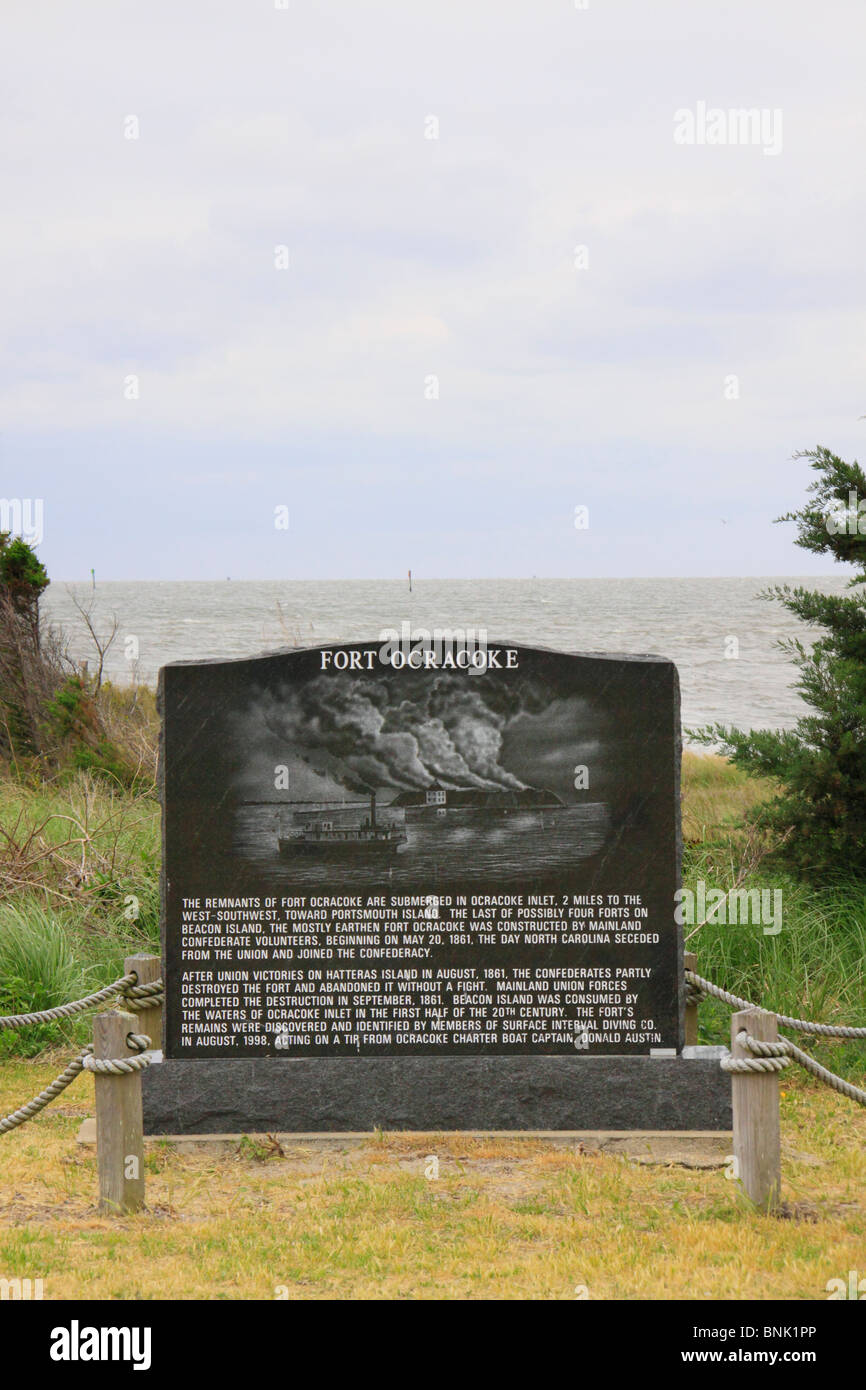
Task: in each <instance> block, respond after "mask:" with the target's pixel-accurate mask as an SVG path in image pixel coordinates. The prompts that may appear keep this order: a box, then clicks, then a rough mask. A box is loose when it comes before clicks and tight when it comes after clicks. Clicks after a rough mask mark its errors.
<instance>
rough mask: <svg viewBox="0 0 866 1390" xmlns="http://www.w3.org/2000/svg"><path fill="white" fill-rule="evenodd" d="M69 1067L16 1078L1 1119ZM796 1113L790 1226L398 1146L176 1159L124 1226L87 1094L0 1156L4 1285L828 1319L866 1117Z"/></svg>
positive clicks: (698, 1194)
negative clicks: (627, 1306)
mask: <svg viewBox="0 0 866 1390" xmlns="http://www.w3.org/2000/svg"><path fill="white" fill-rule="evenodd" d="M58 1069H59V1068H58V1065H57V1062H56V1060H55V1061H52V1064H51V1065H48V1064H47V1063H46V1062H45V1061H40V1062H38V1063H34V1062H22V1061H16V1062H10V1061H7V1062H6V1064H5V1065H4V1066H3V1067H2V1068H0V1111H3V1110H6V1109H9V1108H10V1107H11V1106H12V1105H13V1104H15V1103H18V1102H20V1101H21V1100H22V1099H23V1097H24V1096H25V1095H28V1096H29V1095H31V1094H34V1093H35V1092H36V1091H37V1090H38V1089H39V1088H40V1087H41V1086H42V1085H44V1084H45V1082H46V1081H47V1080H48V1079H49V1078H50V1076H52V1075H53V1074H55V1072H56V1070H58ZM781 1107H782V1133H783V1141H784V1147H783V1195H784V1197H785V1198H786V1201H787V1204H788V1206H787V1210H786V1212H785V1214H784V1215H783V1216H782V1217H767V1216H763V1215H760V1214H757V1213H756V1212H754V1211H752V1210H751V1209H749V1208H748V1207H747V1205H746V1203H745V1201H744V1199H743V1198H742V1197H741V1196H740V1195H739V1193H738V1192H737V1190H736V1186H735V1184H734V1183H732V1182H730V1181H727V1180H726V1179H725V1176H724V1168H711V1169H701V1170H694V1169H690V1168H685V1167H680V1166H664V1165H662V1166H656V1167H648V1166H643V1165H639V1164H636V1163H634V1162H631V1161H629V1160H627V1159H625V1158H623V1157H621V1156H619V1155H616V1156H614V1155H606V1154H594V1153H585V1154H580V1153H578V1152H577V1151H576V1149H574V1148H571V1149H564V1148H555V1147H552V1146H550V1145H545V1144H544V1143H543V1142H541V1141H537V1140H529V1139H527V1140H519V1139H518V1140H515V1139H513V1138H510V1137H509V1138H507V1139H496V1138H493V1139H478V1138H470V1137H466V1136H463V1135H431V1136H426V1137H423V1139H421V1140H419V1137H418V1136H414V1135H413V1136H399V1135H389V1134H383V1135H378V1136H376V1138H375V1139H371V1141H370V1143H368V1144H366V1145H364V1146H363V1147H360V1148H351V1149H346V1151H345V1152H340V1151H334V1149H333V1148H329V1149H328V1150H327V1151H323V1150H322V1149H321V1148H318V1149H316V1148H312V1149H311V1148H309V1147H308V1148H302V1147H301V1146H300V1145H296V1146H294V1147H286V1146H285V1145H284V1148H283V1151H282V1152H280V1149H279V1148H278V1147H275V1146H274V1145H270V1144H266V1143H261V1142H258V1141H251V1140H248V1141H247V1142H246V1143H244V1142H242V1141H239V1142H238V1145H237V1148H236V1151H234V1152H230V1153H225V1154H220V1155H214V1154H211V1153H207V1152H201V1151H194V1152H190V1153H181V1152H179V1151H177V1150H176V1149H174V1148H173V1147H172V1146H170V1145H168V1144H164V1143H155V1144H152V1145H150V1146H149V1147H148V1150H147V1156H146V1160H145V1162H146V1181H147V1200H148V1209H147V1210H146V1211H144V1212H142V1213H139V1214H137V1215H135V1216H131V1217H127V1218H124V1219H109V1218H106V1217H102V1216H100V1215H99V1214H98V1212H97V1211H96V1209H95V1193H96V1188H97V1176H96V1157H95V1152H94V1150H93V1149H89V1148H82V1147H78V1146H76V1144H75V1141H74V1136H75V1132H76V1129H77V1127H78V1125H79V1123H80V1120H81V1118H82V1117H83V1116H84V1115H86V1114H90V1113H92V1108H93V1083H92V1079H91V1078H90V1077H79V1079H78V1080H77V1081H76V1082H75V1083H74V1086H73V1088H71V1089H70V1090H69V1091H67V1092H65V1093H64V1095H63V1097H62V1098H61V1100H60V1101H59V1102H57V1103H56V1104H55V1105H54V1106H52V1107H51V1108H50V1109H49V1110H47V1111H45V1112H44V1113H43V1114H42V1115H41V1116H39V1117H38V1118H37V1119H36V1120H34V1121H31V1122H30V1123H29V1124H28V1125H25V1126H24V1127H23V1128H21V1129H19V1130H17V1131H15V1132H14V1133H13V1134H10V1135H7V1136H5V1137H4V1138H3V1139H2V1140H0V1143H2V1144H3V1173H4V1183H3V1195H2V1196H0V1277H5V1278H15V1277H17V1278H31V1279H35V1278H42V1279H43V1280H44V1289H45V1297H46V1298H49V1299H58V1298H94V1299H150V1298H159V1299H164V1298H169V1299H175V1298H176V1299H193V1298H208V1299H211V1298H215V1299H253V1298H260V1299H273V1298H285V1297H287V1298H290V1299H301V1298H302V1299H319V1298H322V1299H325V1298H335V1299H351V1298H358V1299H371V1298H372V1299H378V1298H382V1299H395V1298H396V1299H399V1298H413V1299H477V1298H504V1299H567V1300H573V1299H575V1298H576V1297H586V1296H588V1297H589V1298H590V1299H609V1298H622V1299H642V1298H664V1299H693V1298H697V1299H726V1298H729V1299H773V1298H783V1299H823V1298H826V1296H827V1295H826V1284H827V1281H828V1280H829V1279H831V1278H840V1277H841V1278H847V1273H848V1270H849V1269H859V1270H862V1269H863V1258H864V1242H866V1200H864V1192H866V1113H864V1112H863V1111H862V1110H857V1109H856V1108H855V1107H853V1106H852V1105H851V1104H850V1103H849V1102H846V1101H844V1100H842V1099H841V1098H839V1097H837V1096H835V1095H833V1094H832V1093H831V1092H829V1091H827V1090H820V1089H818V1088H815V1087H813V1086H811V1085H810V1084H808V1083H805V1082H804V1081H802V1080H801V1079H800V1078H799V1077H794V1078H792V1080H791V1081H790V1083H788V1082H787V1081H786V1083H785V1086H784V1091H783V1097H782V1101H781ZM431 1154H436V1155H437V1156H438V1158H439V1177H438V1178H437V1179H433V1180H428V1179H427V1178H426V1177H425V1176H424V1172H425V1167H426V1166H427V1157H428V1155H431ZM584 1289H585V1290H586V1294H583V1293H581V1292H580V1291H581V1290H584Z"/></svg>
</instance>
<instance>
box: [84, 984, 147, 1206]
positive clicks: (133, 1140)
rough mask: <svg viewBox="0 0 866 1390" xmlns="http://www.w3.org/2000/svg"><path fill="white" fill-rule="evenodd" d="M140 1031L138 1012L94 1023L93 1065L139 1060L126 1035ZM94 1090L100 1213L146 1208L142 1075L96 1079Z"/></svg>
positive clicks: (100, 1018) (117, 1014) (105, 1016)
mask: <svg viewBox="0 0 866 1390" xmlns="http://www.w3.org/2000/svg"><path fill="white" fill-rule="evenodd" d="M138 1031H139V1022H138V1019H137V1018H136V1017H135V1015H134V1014H127V1013H120V1012H117V1011H114V1010H112V1011H110V1012H108V1013H104V1014H97V1015H96V1017H95V1018H94V1020H93V1059H94V1061H108V1060H111V1061H118V1060H123V1059H124V1058H126V1057H138V1056H140V1053H139V1052H138V1051H137V1050H136V1049H135V1048H134V1047H130V1046H129V1043H128V1042H127V1037H128V1036H129V1034H130V1033H137V1032H138ZM93 1079H94V1083H95V1088H96V1155H97V1164H98V1168H99V1208H100V1211H105V1212H110V1213H111V1214H112V1215H118V1214H120V1213H124V1212H130V1211H138V1210H139V1208H140V1207H142V1206H143V1205H144V1138H143V1132H142V1114H141V1072H140V1071H133V1072H128V1073H125V1074H123V1075H121V1076H118V1075H116V1074H114V1073H112V1072H107V1073H100V1072H96V1074H95V1075H94V1078H93Z"/></svg>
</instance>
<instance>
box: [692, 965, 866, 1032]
mask: <svg viewBox="0 0 866 1390" xmlns="http://www.w3.org/2000/svg"><path fill="white" fill-rule="evenodd" d="M685 976H686V984H687V986H691V989H690V990H687V994H686V1003H687V1004H697V1003H698V1001H699V1000H700V999H704V998H706V997H707V995H712V996H713V997H714V998H715V999H721V1000H722V1001H723V1002H724V1003H725V1004H731V1005H732V1006H736V1007H737V1008H738V1009H757V1008H762V1007H763V1005H759V1004H752V1003H750V1002H749V1000H748V999H740V997H739V995H736V994H729V993H728V991H727V990H726V989H719V986H718V985H714V984H713V983H712V981H711V980H704V979H702V978H701V976H700V975H696V974H695V972H694V970H687V971H686V972H685ZM764 1012H765V1013H768V1014H773V1017H774V1018H776V1019H777V1020H778V1022H779V1023H781V1024H782V1026H783V1027H784V1028H793V1029H794V1030H795V1032H797V1033H814V1034H815V1035H816V1036H817V1037H820V1038H866V1028H836V1027H834V1026H833V1025H832V1024H829V1023H809V1022H807V1020H806V1019H803V1018H788V1016H787V1014H777V1013H775V1011H774V1010H773V1009H764Z"/></svg>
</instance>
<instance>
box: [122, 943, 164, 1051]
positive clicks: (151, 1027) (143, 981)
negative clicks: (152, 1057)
mask: <svg viewBox="0 0 866 1390" xmlns="http://www.w3.org/2000/svg"><path fill="white" fill-rule="evenodd" d="M133 970H134V971H135V973H136V975H137V976H138V983H139V984H140V985H152V984H153V982H154V980H158V979H159V978H160V976H161V975H162V962H161V960H160V958H159V956H149V955H146V954H145V953H144V952H143V951H141V952H139V954H138V955H136V956H127V957H126V958H125V960H124V962H123V972H124V974H125V975H129V974H131V972H132V971H133ZM132 1031H133V1032H134V1033H146V1034H147V1036H148V1037H149V1038H150V1046H151V1049H152V1051H154V1052H161V1051H162V1005H161V1004H155V1005H154V1006H153V1008H147V1009H142V1010H141V1012H140V1013H138V1014H136V1026H135V1028H134V1029H133V1030H132Z"/></svg>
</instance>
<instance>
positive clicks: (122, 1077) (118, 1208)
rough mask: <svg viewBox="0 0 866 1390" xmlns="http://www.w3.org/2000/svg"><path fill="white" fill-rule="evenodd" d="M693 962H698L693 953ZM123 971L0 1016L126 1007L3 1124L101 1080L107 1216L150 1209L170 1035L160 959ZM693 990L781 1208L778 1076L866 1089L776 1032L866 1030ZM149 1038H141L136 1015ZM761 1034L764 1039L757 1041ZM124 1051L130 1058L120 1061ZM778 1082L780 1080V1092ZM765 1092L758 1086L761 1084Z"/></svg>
mask: <svg viewBox="0 0 866 1390" xmlns="http://www.w3.org/2000/svg"><path fill="white" fill-rule="evenodd" d="M687 959H688V963H689V964H694V963H695V958H694V956H693V955H689V956H688V958H687ZM124 967H125V974H123V975H121V976H120V978H119V979H117V980H114V981H113V982H112V983H111V984H110V985H106V986H105V987H104V988H103V989H100V990H97V991H96V992H95V993H93V994H88V995H86V996H85V997H84V998H82V999H75V1000H72V1001H71V1002H70V1003H68V1004H61V1005H58V1006H57V1007H56V1008H51V1009H43V1010H40V1011H38V1012H34V1013H27V1014H9V1015H6V1016H4V1017H0V1032H2V1031H5V1030H8V1029H15V1028H27V1027H30V1026H32V1025H33V1024H38V1023H52V1022H56V1021H58V1020H60V1019H64V1018H73V1017H75V1016H77V1015H78V1014H81V1013H84V1012H85V1011H86V1010H87V1009H92V1008H95V1007H97V1006H98V1005H99V1004H103V1003H105V1002H106V1001H107V1000H110V999H112V998H114V1000H115V1003H116V1005H118V1006H119V1007H118V1008H117V1009H116V1010H114V1011H109V1012H107V1013H100V1014H98V1015H97V1017H96V1020H95V1023H94V1041H93V1042H92V1043H88V1044H87V1046H86V1047H85V1048H84V1049H83V1050H82V1052H81V1053H80V1054H79V1055H78V1056H77V1057H74V1058H73V1059H72V1060H71V1061H70V1062H69V1063H68V1064H67V1066H66V1067H65V1068H64V1070H63V1071H62V1072H61V1073H60V1075H59V1076H58V1077H56V1078H55V1080H54V1081H52V1082H51V1083H50V1085H48V1086H46V1087H45V1089H44V1090H43V1091H40V1093H39V1095H38V1096H34V1098H33V1099H32V1100H30V1101H28V1102H27V1103H26V1104H25V1105H22V1106H20V1107H19V1108H18V1109H17V1110H13V1111H12V1112H11V1114H9V1115H5V1116H2V1117H0V1135H2V1134H8V1133H9V1132H10V1131H11V1130H14V1129H17V1128H18V1127H19V1126H20V1125H23V1124H26V1123H27V1121H28V1120H32V1119H33V1117H34V1116H35V1115H38V1114H39V1113H40V1111H42V1110H44V1109H45V1107H46V1106H47V1105H50V1104H51V1102H52V1101H53V1100H56V1099H57V1097H58V1096H59V1095H61V1094H62V1093H63V1091H65V1090H66V1088H67V1086H69V1085H71V1083H72V1082H73V1081H74V1080H75V1078H76V1077H77V1076H79V1075H80V1074H81V1072H82V1071H89V1072H91V1073H93V1074H94V1077H95V1080H96V1092H97V1094H96V1119H97V1151H98V1160H99V1182H100V1206H101V1208H102V1210H104V1211H111V1212H114V1213H116V1212H128V1211H135V1210H137V1209H138V1208H140V1207H141V1206H142V1205H143V1204H144V1178H143V1171H142V1157H141V1156H142V1154H143V1148H142V1145H143V1126H142V1112H141V1080H140V1077H141V1073H142V1072H143V1071H144V1070H145V1068H147V1067H148V1066H150V1064H151V1062H152V1061H153V1060H154V1054H153V1051H152V1050H151V1048H152V1041H151V1039H152V1038H155V1039H156V1040H157V1044H158V1043H159V1040H160V1038H161V1036H162V1008H163V1005H164V1003H165V990H164V984H163V980H162V979H161V978H160V977H159V969H160V961H159V957H158V956H147V955H139V956H132V957H128V958H127V959H126V961H125V962H124ZM684 978H685V992H686V1026H687V1033H686V1038H687V1041H688V1040H689V1035H690V1033H691V1040H692V1041H696V1039H697V1022H696V1019H697V1006H698V1004H699V1003H700V1001H701V1000H702V999H706V998H714V999H719V1000H721V1001H722V1002H723V1003H725V1004H728V1005H730V1007H731V1008H733V1009H735V1010H737V1012H736V1013H735V1014H734V1016H733V1018H732V1021H731V1052H730V1055H729V1056H725V1057H723V1058H722V1059H721V1061H720V1066H721V1068H722V1070H723V1071H725V1072H727V1073H729V1074H730V1076H731V1083H732V1104H733V1126H734V1149H735V1156H736V1157H737V1162H738V1164H739V1176H740V1180H741V1182H742V1185H743V1187H744V1189H745V1191H746V1193H747V1195H748V1196H749V1197H750V1198H751V1200H752V1201H753V1202H754V1203H755V1204H756V1205H758V1206H761V1207H763V1208H764V1210H767V1211H769V1210H772V1208H773V1207H774V1205H775V1204H776V1203H777V1201H778V1194H779V1188H780V1182H781V1176H780V1175H781V1157H780V1140H779V1105H778V1079H779V1074H780V1073H781V1072H782V1071H783V1070H784V1069H785V1068H786V1067H788V1066H790V1064H791V1063H792V1062H796V1063H797V1064H798V1065H799V1066H801V1067H803V1068H804V1069H805V1070H806V1071H807V1072H808V1073H809V1074H810V1075H811V1076H814V1077H815V1078H816V1080H818V1081H820V1082H822V1083H823V1084H824V1085H826V1086H830V1087H831V1088H832V1089H833V1090H834V1091H836V1092H838V1094H839V1095H843V1096H845V1097H847V1098H848V1099H849V1100H853V1101H855V1102H856V1104H858V1105H866V1090H861V1089H860V1088H859V1087H857V1086H854V1085H852V1083H851V1082H848V1081H845V1080H843V1078H842V1077H840V1076H836V1075H835V1074H834V1073H833V1072H831V1071H829V1070H828V1069H827V1068H826V1067H823V1066H821V1065H820V1063H819V1062H816V1061H815V1059H814V1057H811V1056H810V1055H809V1053H808V1052H804V1051H803V1050H802V1049H801V1048H799V1047H798V1046H797V1045H796V1043H793V1042H791V1040H790V1039H789V1038H780V1037H779V1036H778V1026H779V1025H781V1026H782V1027H785V1028H791V1029H794V1030H796V1031H797V1032H799V1033H803V1034H808V1035H811V1036H814V1037H817V1038H839V1039H846V1040H848V1039H855V1038H866V1028H849V1027H845V1026H836V1025H832V1024H828V1023H813V1022H811V1021H809V1020H807V1019H801V1018H790V1017H789V1016H788V1015H787V1014H779V1013H775V1012H774V1011H773V1010H772V1009H761V1008H760V1007H759V1006H757V1005H755V1004H752V1003H750V1002H749V1000H747V999H742V998H740V996H739V995H736V994H731V993H730V992H729V991H728V990H725V989H721V988H720V987H719V986H718V985H715V984H713V982H712V981H711V980H705V979H704V978H703V977H702V976H701V975H698V974H697V972H696V971H695V970H693V969H689V968H688V966H687V968H686V969H685V971H684ZM137 1014H146V1015H147V1017H146V1018H145V1019H143V1020H142V1022H143V1023H144V1025H145V1027H146V1028H147V1029H148V1030H149V1031H148V1032H145V1031H142V1032H133V1031H132V1027H133V1025H134V1022H135V1015H137ZM759 1033H763V1034H764V1035H765V1036H763V1037H760V1036H758V1034H759ZM124 1050H125V1052H126V1054H127V1055H125V1056H120V1055H117V1054H118V1053H120V1052H123V1051H124ZM770 1083H773V1085H772V1088H771V1089H768V1088H769V1087H770ZM756 1086H757V1089H755V1087H756ZM121 1135H126V1136H127V1139H126V1141H125V1142H126V1143H127V1145H128V1144H130V1143H133V1142H134V1144H135V1146H136V1147H137V1151H138V1156H137V1157H135V1161H134V1164H133V1167H134V1168H135V1170H136V1171H135V1173H134V1175H133V1176H132V1177H130V1176H129V1174H128V1173H127V1168H128V1167H129V1163H130V1155H129V1154H128V1153H126V1154H120V1151H119V1148H118V1144H119V1143H120V1136H121Z"/></svg>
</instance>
